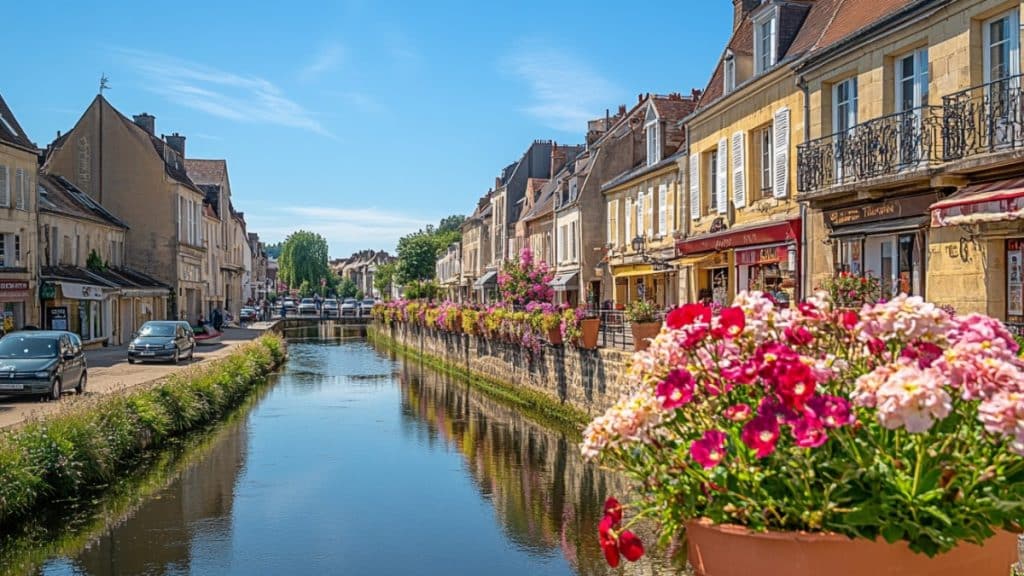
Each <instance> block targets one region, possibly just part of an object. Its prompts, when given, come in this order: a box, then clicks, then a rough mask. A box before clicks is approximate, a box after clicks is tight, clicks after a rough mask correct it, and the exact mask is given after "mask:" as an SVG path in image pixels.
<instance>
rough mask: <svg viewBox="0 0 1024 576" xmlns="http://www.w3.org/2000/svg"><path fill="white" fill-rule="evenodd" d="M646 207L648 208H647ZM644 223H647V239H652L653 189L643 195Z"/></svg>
mask: <svg viewBox="0 0 1024 576" xmlns="http://www.w3.org/2000/svg"><path fill="white" fill-rule="evenodd" d="M648 206H649V207H650V208H648ZM644 222H646V223H647V237H648V238H654V187H653V186H652V187H650V188H648V190H647V194H644Z"/></svg>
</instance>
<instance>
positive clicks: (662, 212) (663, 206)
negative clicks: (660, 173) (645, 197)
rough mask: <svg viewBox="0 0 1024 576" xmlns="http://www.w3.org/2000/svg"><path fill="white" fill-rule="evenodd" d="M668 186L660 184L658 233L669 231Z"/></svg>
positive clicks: (663, 233)
mask: <svg viewBox="0 0 1024 576" xmlns="http://www.w3.org/2000/svg"><path fill="white" fill-rule="evenodd" d="M667 225H668V186H666V185H665V184H660V185H659V186H658V234H661V235H662V236H664V235H665V234H666V233H668V228H667Z"/></svg>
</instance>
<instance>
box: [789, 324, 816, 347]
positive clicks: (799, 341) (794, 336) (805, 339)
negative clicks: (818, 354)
mask: <svg viewBox="0 0 1024 576" xmlns="http://www.w3.org/2000/svg"><path fill="white" fill-rule="evenodd" d="M785 335H786V340H788V341H789V343H790V344H792V345H794V346H803V345H805V344H810V343H811V342H812V341H813V340H814V334H811V331H810V330H808V329H807V328H806V327H804V326H797V327H796V328H793V327H792V326H789V327H787V328H786V330H785Z"/></svg>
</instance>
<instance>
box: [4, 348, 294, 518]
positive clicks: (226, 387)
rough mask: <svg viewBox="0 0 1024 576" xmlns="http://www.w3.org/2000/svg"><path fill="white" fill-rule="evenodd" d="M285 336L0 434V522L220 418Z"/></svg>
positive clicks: (66, 496) (96, 485)
mask: <svg viewBox="0 0 1024 576" xmlns="http://www.w3.org/2000/svg"><path fill="white" fill-rule="evenodd" d="M284 355H285V351H284V342H283V340H281V338H280V337H279V336H276V335H265V336H262V337H261V338H260V339H258V340H256V341H255V342H252V343H250V344H246V345H244V346H242V347H240V348H239V349H238V350H236V351H234V352H232V353H231V354H229V355H228V356H226V357H225V358H223V359H221V360H218V361H216V362H213V363H211V364H208V365H204V366H201V367H199V368H196V369H195V370H191V371H189V372H186V373H183V374H176V375H174V376H172V377H170V378H168V379H166V380H163V381H161V382H159V383H157V384H154V385H152V386H150V387H146V388H142V389H138V390H133V391H129V392H126V393H124V394H111V395H106V396H100V397H97V398H93V399H87V400H84V401H81V402H76V403H74V404H72V405H71V406H69V407H68V408H67V409H66V410H63V411H61V412H60V413H58V414H56V415H53V416H50V417H46V418H44V419H41V420H37V421H34V422H31V423H29V424H27V425H25V426H23V427H21V428H19V429H17V430H13V431H9V432H3V433H0V525H4V524H9V523H14V522H17V521H19V520H21V519H23V518H24V517H25V516H26V515H27V514H29V513H31V512H33V511H35V510H38V509H40V508H42V507H45V506H47V505H49V504H52V503H55V502H59V501H63V500H73V499H76V498H79V497H81V496H82V495H85V494H90V493H95V492H96V491H98V490H102V489H103V488H104V487H105V486H108V485H109V484H110V483H111V482H113V481H114V480H116V479H117V478H118V477H119V476H121V475H123V474H124V473H125V472H129V471H131V470H132V468H133V466H134V465H135V464H137V463H138V461H139V459H140V456H142V455H143V454H144V453H145V452H146V451H147V450H151V449H156V448H160V447H162V446H164V445H166V444H167V443H168V442H170V441H171V440H173V439H175V438H180V437H182V436H184V435H185V434H187V433H189V432H191V431H194V430H196V429H199V428H202V427H204V426H206V425H208V424H210V423H213V422H216V421H219V420H220V419H222V418H223V417H225V416H226V415H227V414H228V413H230V412H231V410H232V409H233V408H235V407H237V406H238V405H239V404H241V403H242V401H243V400H245V398H246V397H248V396H249V394H250V393H251V392H252V391H253V390H254V389H256V388H257V387H259V386H260V385H261V384H262V383H263V382H265V381H266V376H267V374H269V373H270V372H271V371H272V370H273V369H274V368H275V367H276V366H278V365H279V364H280V363H281V362H282V361H283V359H284Z"/></svg>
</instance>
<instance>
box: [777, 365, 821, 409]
mask: <svg viewBox="0 0 1024 576" xmlns="http://www.w3.org/2000/svg"><path fill="white" fill-rule="evenodd" d="M816 387H817V382H816V381H815V380H814V374H813V373H811V369H810V367H809V366H807V365H806V364H804V363H802V362H792V363H789V364H788V365H787V366H786V367H785V368H784V369H780V371H779V376H778V384H777V386H776V388H775V393H776V394H778V396H779V399H781V400H782V403H783V404H785V405H786V407H787V408H790V409H792V410H797V411H799V410H803V408H804V404H805V403H806V402H807V400H808V399H810V398H811V396H814V390H815V388H816Z"/></svg>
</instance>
